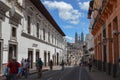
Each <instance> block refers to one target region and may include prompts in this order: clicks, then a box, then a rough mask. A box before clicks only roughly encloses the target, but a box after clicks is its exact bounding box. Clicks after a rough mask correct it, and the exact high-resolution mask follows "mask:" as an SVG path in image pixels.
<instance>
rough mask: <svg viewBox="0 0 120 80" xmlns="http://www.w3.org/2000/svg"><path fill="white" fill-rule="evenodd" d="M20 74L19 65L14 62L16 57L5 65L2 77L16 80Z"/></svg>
mask: <svg viewBox="0 0 120 80" xmlns="http://www.w3.org/2000/svg"><path fill="white" fill-rule="evenodd" d="M20 72H21V68H20V63H18V62H17V61H16V57H13V58H12V60H11V61H10V62H9V63H8V64H7V67H6V68H5V71H4V75H6V74H7V75H6V76H7V78H8V80H18V76H19V74H20Z"/></svg>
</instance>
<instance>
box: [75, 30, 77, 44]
mask: <svg viewBox="0 0 120 80" xmlns="http://www.w3.org/2000/svg"><path fill="white" fill-rule="evenodd" d="M77 42H78V34H77V32H76V33H75V43H77Z"/></svg>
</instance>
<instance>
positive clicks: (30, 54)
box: [28, 51, 33, 68]
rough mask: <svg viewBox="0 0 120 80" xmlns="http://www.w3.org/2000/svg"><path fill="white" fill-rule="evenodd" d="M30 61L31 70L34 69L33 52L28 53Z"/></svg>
mask: <svg viewBox="0 0 120 80" xmlns="http://www.w3.org/2000/svg"><path fill="white" fill-rule="evenodd" d="M28 60H29V61H30V68H33V51H28Z"/></svg>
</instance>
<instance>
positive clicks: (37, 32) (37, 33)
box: [36, 23, 39, 38]
mask: <svg viewBox="0 0 120 80" xmlns="http://www.w3.org/2000/svg"><path fill="white" fill-rule="evenodd" d="M36 29H37V31H36V35H37V37H38V38H39V23H37V28H36Z"/></svg>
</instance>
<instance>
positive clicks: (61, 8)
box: [43, 1, 81, 24]
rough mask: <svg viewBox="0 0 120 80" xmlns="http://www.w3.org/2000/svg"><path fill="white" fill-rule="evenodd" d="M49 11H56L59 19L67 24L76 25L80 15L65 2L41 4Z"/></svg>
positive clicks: (45, 2)
mask: <svg viewBox="0 0 120 80" xmlns="http://www.w3.org/2000/svg"><path fill="white" fill-rule="evenodd" d="M43 3H44V4H45V5H46V6H47V7H48V8H49V9H53V10H55V9H56V10H58V12H59V17H60V18H61V19H63V20H65V21H67V22H69V23H72V24H78V23H79V19H80V17H81V13H80V12H79V11H78V10H75V9H74V8H73V7H72V5H71V4H68V3H66V2H63V1H61V2H57V1H53V2H52V1H44V2H43Z"/></svg>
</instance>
